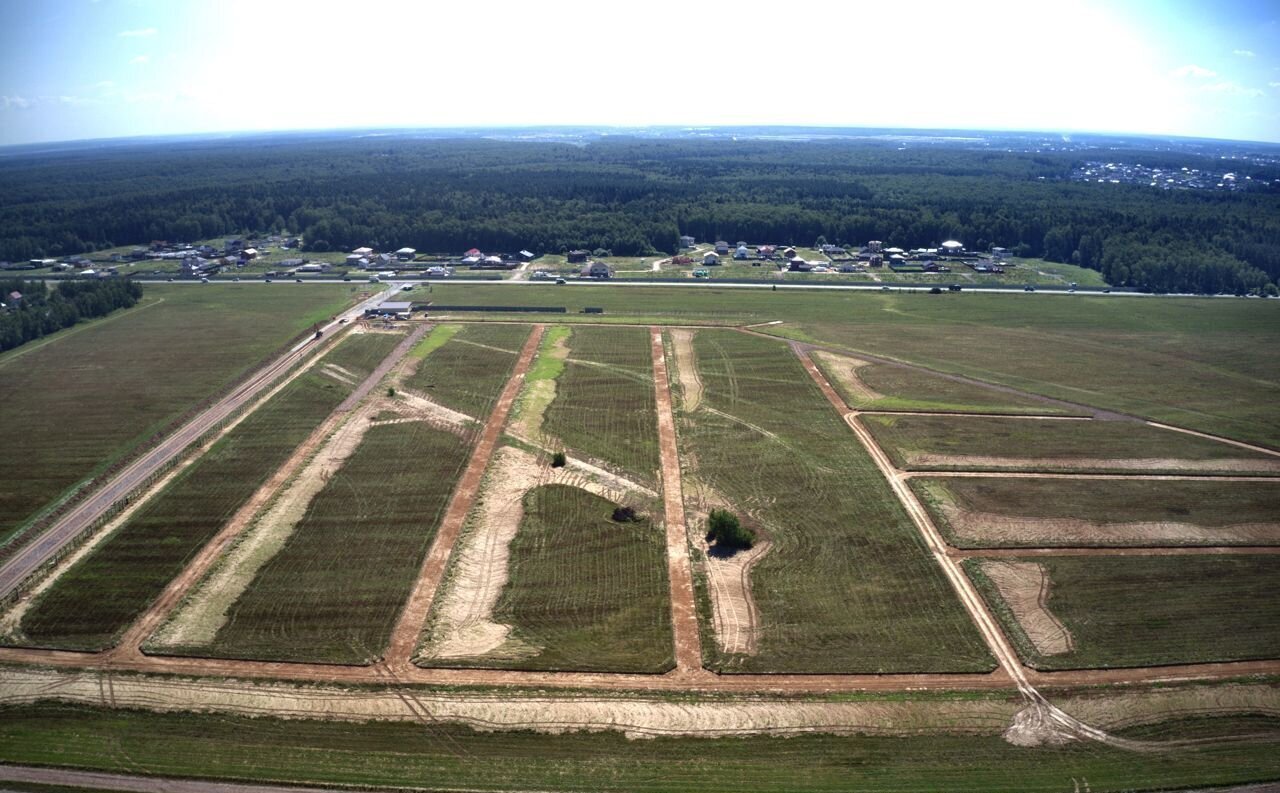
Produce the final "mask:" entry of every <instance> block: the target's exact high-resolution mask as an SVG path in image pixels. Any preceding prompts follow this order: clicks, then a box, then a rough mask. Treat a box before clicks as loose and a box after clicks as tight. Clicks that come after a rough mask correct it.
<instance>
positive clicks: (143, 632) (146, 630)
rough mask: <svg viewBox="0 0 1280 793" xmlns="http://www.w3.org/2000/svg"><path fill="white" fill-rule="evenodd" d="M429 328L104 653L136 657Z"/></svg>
mask: <svg viewBox="0 0 1280 793" xmlns="http://www.w3.org/2000/svg"><path fill="white" fill-rule="evenodd" d="M429 329H430V326H428V325H422V326H420V327H418V328H417V329H416V330H415V331H414V332H413V333H411V334H409V335H408V336H407V337H405V340H404V341H402V342H401V343H400V344H398V345H396V347H395V349H393V350H392V351H391V353H390V354H388V355H387V357H386V358H384V359H383V361H382V363H380V364H378V367H377V368H376V369H374V370H373V372H371V373H370V374H369V376H368V377H367V378H365V380H364V382H362V383H361V384H360V385H359V386H358V387H357V388H356V389H355V390H354V391H352V392H351V393H350V394H348V395H347V398H346V399H344V400H343V401H342V403H341V404H339V405H338V406H337V407H336V408H334V411H333V413H331V414H330V415H329V417H328V418H327V419H325V420H324V422H323V423H321V425H320V426H319V427H317V428H316V429H315V431H313V432H312V433H311V435H310V436H309V437H308V438H307V439H306V440H305V441H303V442H302V444H301V445H300V446H298V448H297V449H295V450H294V452H293V454H292V455H290V456H289V459H288V460H286V461H285V463H284V465H282V466H280V468H279V469H277V470H276V472H275V474H273V475H272V476H271V478H270V479H268V480H267V481H266V482H265V483H264V484H263V485H262V487H260V488H258V490H257V491H256V492H255V493H254V494H253V496H251V497H250V499H249V500H248V501H247V502H246V503H245V504H244V505H243V506H241V507H240V509H239V510H237V511H236V513H235V514H234V515H232V516H231V520H229V521H228V522H227V525H226V526H224V527H223V528H222V530H221V531H219V532H218V534H217V535H216V536H215V537H214V538H213V539H212V540H210V541H209V543H208V544H206V545H205V546H204V547H203V548H201V549H200V552H199V553H198V554H196V556H195V558H194V559H192V560H191V563H190V564H188V565H187V567H186V569H185V570H183V571H182V573H180V574H179V575H178V576H177V577H176V578H174V579H173V580H172V581H170V582H169V585H168V586H167V587H165V590H164V592H162V593H161V594H160V597H159V598H157V599H156V601H155V602H154V603H152V604H151V606H150V607H149V608H148V609H147V610H146V611H145V612H143V614H142V616H141V617H139V618H138V620H137V621H136V622H135V623H134V624H133V625H131V626H130V627H129V629H128V630H127V631H125V634H124V636H123V637H122V638H121V640H120V642H119V644H118V645H117V646H116V648H115V649H114V650H112V651H110V652H108V653H107V654H106V655H107V657H108V658H109V659H111V660H116V659H120V658H129V657H137V656H138V655H140V653H141V649H140V648H141V645H142V642H143V641H144V640H145V639H146V638H147V637H148V636H150V635H151V634H152V633H153V632H154V631H155V629H156V628H157V627H158V626H159V625H160V623H161V622H162V621H163V620H164V618H165V617H166V616H167V615H169V614H170V613H171V612H172V611H173V609H174V608H175V607H176V606H177V605H178V604H179V603H180V602H182V599H183V598H184V597H186V595H187V593H188V592H190V591H191V588H192V587H193V586H195V584H196V582H198V581H200V580H201V579H202V578H204V576H205V575H206V574H207V573H208V571H209V569H210V568H211V567H212V566H213V564H214V563H215V562H216V561H217V560H218V558H219V557H221V556H222V554H223V553H224V552H225V551H226V549H227V548H228V547H229V546H230V545H231V543H232V542H233V541H234V540H235V539H236V538H237V537H238V536H239V535H240V534H241V532H243V531H244V530H245V528H246V527H247V526H248V525H249V522H250V521H251V520H253V518H254V516H255V515H257V514H258V513H259V512H261V511H262V510H263V508H265V507H266V505H267V504H268V503H270V502H271V500H272V499H273V498H274V497H275V495H276V493H277V491H279V489H280V488H281V487H283V486H284V484H285V483H286V482H288V481H289V479H290V478H291V477H292V476H293V475H294V473H295V472H297V471H298V470H299V469H300V468H301V466H302V464H303V463H304V462H306V460H307V459H308V458H310V457H311V455H312V454H314V453H315V451H316V449H317V448H319V447H320V445H321V444H322V443H324V440H325V438H327V437H329V435H330V434H331V433H332V432H333V431H334V430H335V429H336V428H337V426H338V425H339V424H340V423H341V422H342V420H343V418H344V417H345V416H346V414H347V413H349V412H350V411H351V410H352V409H353V408H355V406H356V405H358V404H359V403H360V402H361V400H363V399H364V398H365V397H366V396H368V395H369V392H370V391H372V390H373V387H374V386H375V385H377V384H378V382H379V381H380V380H382V378H383V377H385V376H386V375H387V373H388V372H390V371H391V368H392V367H393V366H395V364H396V362H397V361H399V360H400V358H401V357H403V356H404V354H405V353H406V352H408V351H409V350H410V349H412V347H413V345H414V344H416V343H417V342H418V340H419V339H421V338H422V336H423V335H424V334H426V332H427V331H428V330H429Z"/></svg>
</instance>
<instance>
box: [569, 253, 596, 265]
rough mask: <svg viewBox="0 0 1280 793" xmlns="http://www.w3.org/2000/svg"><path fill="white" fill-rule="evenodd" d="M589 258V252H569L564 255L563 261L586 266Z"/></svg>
mask: <svg viewBox="0 0 1280 793" xmlns="http://www.w3.org/2000/svg"><path fill="white" fill-rule="evenodd" d="M590 256H591V251H569V252H568V253H567V254H565V259H566V261H568V262H569V264H586V263H587V259H588V258H589V257H590Z"/></svg>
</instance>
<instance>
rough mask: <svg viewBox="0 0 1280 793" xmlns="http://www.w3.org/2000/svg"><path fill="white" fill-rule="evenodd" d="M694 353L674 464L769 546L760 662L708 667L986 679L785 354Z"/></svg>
mask: <svg viewBox="0 0 1280 793" xmlns="http://www.w3.org/2000/svg"><path fill="white" fill-rule="evenodd" d="M694 350H695V352H696V354H697V361H698V369H699V372H700V375H701V378H702V382H703V387H704V402H703V404H702V405H701V406H700V407H699V408H698V409H697V410H696V411H695V412H694V413H693V414H692V415H684V416H683V417H682V420H681V422H680V427H679V431H680V436H681V453H682V455H683V457H684V464H685V466H686V467H688V468H692V469H693V473H694V474H695V475H696V477H697V479H698V480H700V481H702V482H705V483H706V484H708V485H710V486H711V487H712V488H714V489H715V490H716V491H718V492H719V493H720V494H721V495H722V496H723V497H724V498H725V499H726V500H727V501H728V502H729V503H730V504H731V505H732V508H733V509H734V510H735V511H736V512H739V513H740V514H744V515H745V516H747V517H748V518H749V519H750V520H751V521H753V522H755V523H757V524H759V525H760V526H761V527H762V528H763V529H764V531H765V533H766V534H767V537H768V539H769V540H770V541H771V542H772V544H773V547H772V548H771V549H770V550H769V551H768V553H767V554H766V555H765V556H763V557H762V558H761V559H760V560H759V562H758V563H757V564H756V566H755V567H754V568H753V570H752V573H751V585H752V589H753V592H754V596H755V601H756V605H757V607H758V609H759V613H760V634H759V652H758V654H757V655H754V656H734V657H717V658H715V659H713V664H714V666H716V667H717V668H719V669H723V670H726V671H744V672H746V671H750V672H923V671H932V672H961V671H965V672H968V671H987V670H989V669H991V668H992V667H993V666H994V662H993V661H992V659H991V657H990V656H989V655H988V653H987V651H986V648H985V647H984V645H983V643H982V641H981V639H980V638H979V636H978V632H977V630H976V629H975V628H974V626H973V624H972V623H971V622H970V621H969V618H968V616H967V615H966V614H965V612H964V610H963V609H962V608H961V606H960V602H959V601H958V600H957V599H956V597H955V595H954V594H953V592H952V591H951V588H950V586H949V585H948V584H947V582H946V579H945V578H944V577H943V575H942V571H941V570H939V569H938V568H937V566H936V565H935V564H934V562H933V560H932V559H930V558H929V555H928V552H927V551H926V549H925V546H924V542H923V540H922V539H921V538H920V536H919V534H918V532H917V530H916V528H915V527H914V525H912V523H911V520H910V518H909V517H908V516H907V514H906V513H905V512H904V511H903V509H902V506H901V504H900V503H899V502H898V500H897V498H895V497H894V495H893V492H892V491H891V490H890V488H889V485H888V483H887V482H885V480H884V478H883V477H882V476H881V475H880V473H879V471H878V469H877V468H876V466H875V464H874V462H873V461H872V460H871V458H870V456H869V455H868V454H867V452H866V451H865V450H864V449H863V448H862V446H861V445H860V444H859V443H858V441H857V439H856V438H855V437H854V435H853V433H852V432H851V431H850V429H849V428H848V427H847V426H845V424H844V422H842V421H841V420H840V417H839V415H838V414H837V413H836V412H835V411H834V410H833V409H832V408H831V406H830V404H828V402H827V401H826V399H825V398H824V397H823V395H822V393H821V392H820V391H819V390H818V387H817V386H816V385H815V384H814V383H813V381H812V380H811V379H810V378H809V375H808V374H807V373H806V372H805V370H804V368H803V367H802V366H801V363H800V361H799V359H798V358H796V356H795V355H794V354H793V353H792V352H791V350H790V349H789V348H788V347H787V346H786V345H784V344H781V343H778V342H773V341H770V340H767V339H762V338H759V337H753V336H747V335H744V334H740V333H734V332H728V331H711V330H704V331H699V332H698V333H697V334H696V335H695V337H694ZM703 630H704V631H709V630H711V626H710V625H705V624H704V625H703Z"/></svg>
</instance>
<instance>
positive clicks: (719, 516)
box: [707, 509, 756, 548]
mask: <svg viewBox="0 0 1280 793" xmlns="http://www.w3.org/2000/svg"><path fill="white" fill-rule="evenodd" d="M707 542H709V543H711V544H713V545H719V546H722V547H725V548H750V547H751V546H752V545H755V542H756V533H755V530H754V529H751V528H748V527H746V526H743V525H742V521H740V520H738V516H737V515H735V514H733V513H732V512H729V511H728V510H725V509H713V510H711V514H710V515H708V516H707Z"/></svg>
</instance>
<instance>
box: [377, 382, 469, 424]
mask: <svg viewBox="0 0 1280 793" xmlns="http://www.w3.org/2000/svg"><path fill="white" fill-rule="evenodd" d="M384 407H386V408H388V409H390V410H394V411H398V412H401V413H404V412H406V410H405V409H406V408H407V409H408V410H407V412H408V413H410V414H411V415H409V416H404V417H403V418H405V419H408V420H410V421H417V420H423V421H426V422H428V423H429V424H432V425H440V424H443V425H445V426H444V427H443V428H444V429H466V428H467V427H471V426H473V425H474V424H475V423H476V420H475V419H474V418H472V417H471V416H468V415H467V414H466V413H460V412H458V411H456V410H454V409H452V408H447V407H445V406H444V405H441V404H440V403H439V402H435V401H433V400H431V399H429V398H427V397H425V396H422V395H421V394H419V393H417V392H415V391H410V390H408V389H405V388H398V389H397V390H396V395H395V396H394V397H393V398H391V399H390V400H388V401H387V402H386V403H385V404H384Z"/></svg>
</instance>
